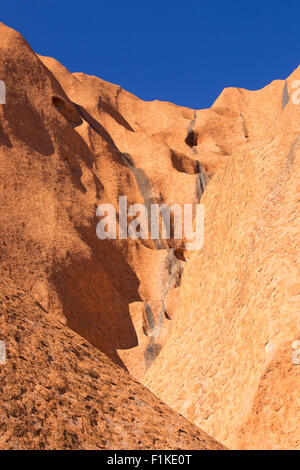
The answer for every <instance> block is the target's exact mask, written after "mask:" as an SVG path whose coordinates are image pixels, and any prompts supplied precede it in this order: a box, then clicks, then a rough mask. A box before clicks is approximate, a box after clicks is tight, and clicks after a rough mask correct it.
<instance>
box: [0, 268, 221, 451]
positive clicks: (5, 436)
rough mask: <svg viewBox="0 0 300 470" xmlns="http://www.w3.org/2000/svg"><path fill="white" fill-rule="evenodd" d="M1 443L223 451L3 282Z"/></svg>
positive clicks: (15, 446)
mask: <svg viewBox="0 0 300 470" xmlns="http://www.w3.org/2000/svg"><path fill="white" fill-rule="evenodd" d="M0 302H1V310H0V331H1V340H2V341H4V343H5V345H6V349H7V358H6V364H2V365H0V391H1V407H0V448H1V449H96V450H97V449H165V448H167V449H178V448H181V449H222V448H223V446H222V445H221V444H218V443H217V442H216V441H214V440H213V439H212V438H211V437H210V436H208V435H207V434H206V433H204V432H202V431H200V430H198V429H197V428H196V427H195V426H193V425H192V424H191V423H189V422H188V421H187V420H186V419H185V418H183V417H182V416H180V415H178V414H177V413H176V412H175V411H173V410H171V409H170V408H169V407H168V406H167V405H165V404H163V403H162V402H161V401H160V400H159V399H158V398H157V397H155V396H154V395H153V394H152V393H151V392H149V391H148V390H147V389H145V387H143V385H141V384H139V383H138V382H136V381H135V380H134V379H133V378H132V377H130V375H129V374H128V373H127V372H126V371H124V369H123V368H121V367H119V366H117V365H116V364H114V363H113V362H112V361H111V360H110V359H108V357H107V356H105V355H104V354H103V353H101V352H100V351H99V350H97V349H96V348H94V347H93V346H91V345H90V344H89V343H87V342H86V341H85V340H83V339H82V338H81V337H80V336H78V335H77V334H76V333H74V332H72V331H71V330H70V329H69V328H67V327H66V326H64V325H62V324H61V323H60V322H58V321H55V320H54V319H53V318H51V316H49V315H48V314H45V312H44V310H43V309H42V308H41V307H40V306H39V305H37V302H35V301H34V300H33V299H32V297H31V296H30V295H29V294H27V293H26V292H23V291H22V290H21V289H20V288H17V287H16V286H15V285H14V284H13V283H12V281H11V280H10V279H9V278H7V277H6V276H2V277H1V280H0Z"/></svg>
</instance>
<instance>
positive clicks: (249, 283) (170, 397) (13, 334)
mask: <svg viewBox="0 0 300 470" xmlns="http://www.w3.org/2000/svg"><path fill="white" fill-rule="evenodd" d="M0 53H1V62H0V80H2V81H4V82H5V85H6V104H2V105H1V104H0V171H1V183H2V184H1V188H0V197H1V205H0V253H1V257H0V267H1V270H2V273H3V275H2V281H1V289H0V290H1V299H2V308H1V310H0V314H2V315H1V317H0V320H1V321H2V325H1V329H0V340H4V341H5V343H6V344H7V350H8V361H7V364H6V365H4V366H0V381H2V382H1V385H0V387H1V388H0V397H1V403H2V405H1V408H0V413H2V415H3V416H4V419H3V420H1V423H3V424H0V426H2V428H0V447H1V448H42V447H44V448H170V449H171V448H178V447H179V448H182V447H184V448H193V447H194V448H220V447H221V446H220V445H219V444H218V443H217V442H216V441H214V440H213V439H211V438H210V437H209V436H207V435H206V434H205V433H203V432H202V431H199V430H198V429H197V428H196V426H194V425H192V424H191V423H189V422H188V421H186V420H185V419H183V418H182V416H180V415H179V414H178V413H177V412H179V413H181V414H182V415H184V416H185V417H186V418H188V420H189V421H190V422H193V423H194V424H196V425H197V426H198V425H199V426H200V427H201V428H202V429H204V430H205V431H206V432H208V433H209V434H210V435H212V436H214V438H216V439H218V440H219V441H220V442H223V443H225V444H226V445H227V446H228V447H232V448H299V446H300V443H299V411H300V410H299V386H298V385H299V378H300V377H299V374H300V372H299V371H300V366H299V365H297V364H294V363H293V361H292V353H293V354H294V356H296V355H297V351H295V349H293V347H295V346H293V345H295V344H296V343H295V341H297V340H300V331H299V329H300V323H299V303H298V304H297V300H299V299H298V297H297V295H298V294H299V290H297V280H298V279H299V272H298V271H297V269H298V266H299V257H298V255H299V253H298V252H297V246H299V238H297V237H298V236H299V226H298V225H297V222H298V217H299V214H298V212H299V204H298V205H297V203H299V197H297V189H296V184H297V181H299V145H300V141H299V134H300V119H299V118H300V112H299V111H300V105H297V104H295V102H294V100H293V93H294V88H293V85H294V81H297V80H299V79H300V69H299V68H298V69H297V70H296V71H295V72H294V73H293V74H292V75H291V76H290V77H289V78H288V79H287V80H286V81H281V80H277V81H275V82H273V83H271V84H270V85H268V86H267V87H265V88H264V89H263V90H259V91H247V90H244V89H235V88H229V89H225V90H224V91H223V92H222V93H221V95H220V97H219V98H218V99H217V100H216V102H215V103H214V105H213V106H212V108H211V109H204V110H192V109H189V108H183V107H179V106H176V105H174V104H172V103H164V102H159V101H153V102H144V101H142V100H140V99H138V98H137V97H135V96H134V95H132V94H130V93H128V92H126V91H125V90H123V89H122V88H121V87H120V86H117V85H113V84H110V83H107V82H105V81H103V80H101V79H100V78H97V77H93V76H88V75H85V74H83V73H73V74H71V73H70V72H69V71H68V70H67V69H66V68H65V67H64V66H63V65H61V64H60V63H59V62H57V61H56V60H55V59H52V58H49V57H42V56H39V55H37V54H35V52H34V51H33V50H32V49H31V47H30V46H29V45H28V43H27V42H26V40H25V39H24V38H23V37H22V36H21V35H20V34H19V33H17V32H16V31H14V30H12V29H10V28H8V27H6V26H5V25H3V24H2V23H0ZM204 191H205V192H204ZM203 192H204V195H203ZM298 194H299V192H298ZM119 196H127V198H128V205H130V204H134V203H143V204H145V205H146V206H147V207H148V208H149V207H150V205H151V204H153V203H159V204H163V203H166V204H169V205H171V204H175V203H176V204H180V205H182V204H188V203H198V202H199V201H200V199H201V203H202V202H203V203H204V209H205V243H204V247H203V249H201V250H199V251H195V252H192V251H186V250H185V249H184V248H185V240H184V239H182V240H174V239H171V240H164V239H161V238H160V239H158V240H151V239H146V240H142V239H138V240H132V239H125V240H118V239H116V240H110V239H107V240H99V238H97V236H96V227H97V224H98V222H99V218H98V217H97V216H96V209H97V207H98V206H99V205H100V204H102V203H111V204H113V205H114V206H115V207H116V208H117V207H118V202H119ZM15 286H18V287H15ZM297 307H298V309H297ZM41 341H42V343H41ZM33 345H34V346H33ZM84 351H87V353H86V354H85V353H84ZM49 358H50V359H49ZM111 360H112V361H113V362H111ZM296 362H297V361H296ZM21 364H22V367H21ZM40 370H41V371H42V373H41V374H39V371H40ZM91 370H92V375H91V374H89V371H91ZM128 372H129V373H130V374H131V376H130V375H129V374H128ZM16 377H17V379H18V382H16ZM133 377H134V378H133ZM135 379H138V380H139V381H141V380H142V381H143V383H144V384H145V385H146V386H147V387H149V388H150V390H151V391H153V392H154V393H155V394H156V395H158V396H159V397H160V399H162V400H163V402H165V403H167V404H168V405H169V406H171V407H172V408H173V409H174V410H175V411H174V412H173V411H171V410H170V408H168V407H167V406H166V405H164V404H163V403H162V401H160V400H159V399H157V398H156V397H155V396H154V395H152V394H151V393H150V392H147V391H146V389H145V388H144V387H143V386H142V385H139V384H138V383H137V382H136V381H135ZM19 383H20V384H21V385H18V384H19ZM103 383H104V385H103ZM111 383H114V384H117V385H116V388H117V392H115V391H114V387H115V385H113V387H111ZM35 389H36V390H38V392H36V391H35ZM86 397H92V398H91V399H90V398H86ZM132 397H134V400H132ZM145 397H147V399H146V398H145ZM143 400H144V401H143ZM136 401H137V402H136ZM35 403H38V405H39V409H38V411H37V413H36V412H35V409H36V405H35ZM49 403H50V404H49ZM144 403H146V404H144ZM124 404H125V405H124ZM30 410H31V411H30ZM35 415H37V416H35ZM8 417H9V418H8ZM165 422H168V423H169V422H170V423H171V424H170V426H171V427H170V429H169V428H166V426H165V424H164V423H165ZM132 423H135V424H132ZM137 429H138V431H137Z"/></svg>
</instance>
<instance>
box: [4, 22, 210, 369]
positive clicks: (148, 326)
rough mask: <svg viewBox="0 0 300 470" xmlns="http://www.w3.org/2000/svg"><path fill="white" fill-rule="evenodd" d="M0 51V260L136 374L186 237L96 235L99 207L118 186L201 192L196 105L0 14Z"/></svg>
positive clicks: (164, 196) (142, 197)
mask: <svg viewBox="0 0 300 470" xmlns="http://www.w3.org/2000/svg"><path fill="white" fill-rule="evenodd" d="M0 53H1V63H0V77H1V79H2V80H3V81H5V84H6V95H7V96H6V104H5V105H0V145H1V148H0V171H1V177H2V181H3V185H2V187H1V191H0V194H1V207H0V247H1V261H0V263H1V264H0V265H1V269H2V270H3V271H4V272H6V273H7V274H8V275H10V276H11V277H12V278H13V279H15V280H16V281H17V282H18V283H19V284H20V285H21V286H22V287H23V288H24V289H26V290H28V291H29V292H31V293H32V295H33V296H34V298H35V299H36V300H37V301H38V302H39V303H40V305H42V307H43V308H44V309H45V310H46V311H47V312H49V314H51V315H52V316H53V317H55V318H57V319H60V321H65V322H66V323H67V324H68V326H69V327H70V328H71V329H73V330H74V331H76V332H77V333H79V334H80V335H81V336H83V337H85V338H86V339H87V340H88V341H89V342H91V343H92V344H93V345H95V346H96V347H98V348H99V349H101V350H102V351H103V352H105V353H106V354H107V355H109V357H111V358H112V359H113V360H114V361H115V362H117V363H118V364H120V365H123V366H124V367H126V368H127V369H128V370H129V371H130V372H131V373H132V374H133V375H134V376H135V377H141V376H142V375H143V373H144V372H145V370H146V368H147V367H148V366H149V364H151V362H152V361H153V360H154V358H155V357H156V355H157V353H158V352H159V351H160V349H161V346H162V344H163V343H164V338H166V336H167V333H168V330H169V324H170V320H169V318H168V317H167V315H166V313H165V311H164V298H165V297H166V295H167V294H168V291H169V290H170V289H172V288H175V287H178V286H179V284H180V277H181V272H182V265H183V264H184V261H183V260H178V259H177V258H176V256H175V254H174V248H176V247H177V246H178V245H181V243H182V242H181V241H180V240H179V241H178V242H175V241H174V240H173V242H172V241H170V242H167V241H166V240H157V241H155V242H154V241H152V240H145V241H141V240H138V241H134V240H121V241H119V240H116V241H115V240H105V241H100V240H99V239H98V238H97V237H96V226H97V223H98V221H99V219H98V218H97V217H96V208H97V206H98V205H99V204H100V203H106V202H109V203H112V204H114V205H115V206H116V207H118V198H119V195H127V196H128V203H129V204H132V203H146V204H147V205H148V206H149V204H151V203H152V202H161V203H163V202H166V203H169V204H172V203H189V202H191V203H192V202H197V201H198V200H199V198H200V197H201V194H202V191H203V185H204V181H205V178H206V176H205V174H207V177H209V171H211V168H210V166H208V167H207V168H206V166H205V162H202V161H201V162H200V161H198V160H197V158H198V157H197V156H196V153H195V149H192V148H191V147H190V145H188V144H187V143H186V142H185V139H186V137H187V136H188V133H189V131H190V127H191V126H192V127H195V125H194V124H195V123H194V111H193V110H191V109H188V108H180V107H178V106H175V105H173V104H171V103H160V102H157V101H155V102H143V101H141V100H139V99H138V98H136V97H135V96H133V95H131V94H130V93H127V92H126V91H124V90H122V89H121V88H120V87H119V86H117V85H112V84H109V83H107V82H105V81H103V80H101V79H99V78H97V77H90V76H86V75H84V74H81V73H79V74H71V73H69V72H68V71H67V70H66V69H65V68H64V67H63V66H62V65H61V64H59V63H58V62H57V61H56V60H54V59H51V58H45V57H39V56H37V55H36V54H35V53H34V52H33V51H32V49H31V48H30V46H29V45H28V44H27V42H26V41H25V40H24V38H23V37H22V36H21V35H20V34H19V33H17V32H16V31H13V30H11V29H9V28H7V27H6V26H5V25H3V24H1V25H0ZM191 123H193V124H191ZM201 164H202V166H201ZM200 180H201V181H202V183H201V181H200ZM136 303H140V308H139V309H138V310H137V309H136V307H135V306H136ZM133 311H134V312H135V314H136V315H135V316H134V319H133V317H132V314H131V312H133ZM134 322H135V323H134ZM140 324H142V325H143V326H142V328H140V327H139V325H140ZM137 331H139V332H140V336H139V337H138V336H137Z"/></svg>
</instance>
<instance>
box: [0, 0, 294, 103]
mask: <svg viewBox="0 0 300 470" xmlns="http://www.w3.org/2000/svg"><path fill="white" fill-rule="evenodd" d="M0 8H1V10H0V20H1V21H2V22H3V23H5V24H7V25H8V26H11V27H12V28H15V29H17V30H18V31H20V32H21V33H22V34H23V35H24V36H25V38H26V39H27V40H28V41H29V43H30V44H31V46H32V47H33V49H34V50H35V51H36V52H38V53H40V54H43V55H48V56H52V57H55V58H56V59H57V60H59V61H60V62H62V63H63V64H64V65H65V66H66V67H67V68H68V69H69V70H70V71H71V72H85V73H88V74H92V75H97V76H99V77H101V78H103V79H104V80H107V81H110V82H113V83H117V84H119V85H121V86H122V87H123V88H125V89H126V90H128V91H131V92H132V93H134V94H136V95H137V96H138V97H140V98H142V99H145V100H153V99H160V100H165V101H172V102H174V103H176V104H180V105H184V106H190V107H192V108H204V107H209V106H211V104H212V103H213V102H214V100H215V99H216V98H217V96H218V95H219V93H220V92H221V91H222V89H223V88H224V87H227V86H239V87H243V88H248V89H258V88H261V87H263V86H265V85H266V84H267V83H269V82H271V81H272V80H274V79H277V78H285V77H287V76H288V75H289V74H290V73H291V72H292V71H293V70H294V69H295V68H296V67H297V66H298V64H299V62H300V60H299V59H300V54H299V46H300V1H299V0H282V1H277V0H272V1H265V0H251V1H242V0H241V1H239V0H234V1H233V0H227V1H226V0H223V1H221V0H207V1H201V0H190V1H177V0H159V1H157V0H151V1H146V0H128V1H125V0H123V1H122V0H114V1H112V0H107V1H102V0H85V1H77V0H73V1H71V0H0ZM0 60H1V58H0Z"/></svg>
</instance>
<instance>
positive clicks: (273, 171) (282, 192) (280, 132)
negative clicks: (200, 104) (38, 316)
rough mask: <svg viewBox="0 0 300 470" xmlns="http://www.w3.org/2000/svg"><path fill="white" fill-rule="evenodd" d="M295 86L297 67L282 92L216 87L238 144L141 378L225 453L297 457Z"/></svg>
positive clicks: (298, 122)
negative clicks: (158, 346)
mask: <svg viewBox="0 0 300 470" xmlns="http://www.w3.org/2000/svg"><path fill="white" fill-rule="evenodd" d="M299 78H300V68H298V69H297V70H296V71H295V72H294V73H293V74H292V76H291V77H289V79H288V80H287V82H286V83H287V85H285V83H284V82H283V81H276V82H273V83H272V84H271V85H269V86H268V87H266V88H264V89H263V90H261V91H251V92H250V91H245V90H234V89H231V90H225V91H224V92H223V93H222V94H221V96H220V98H218V100H217V101H216V103H215V104H214V105H213V107H212V110H215V112H217V113H219V114H221V115H232V119H233V120H234V119H238V116H239V115H240V116H242V118H241V125H242V123H243V127H244V129H245V137H247V139H245V140H247V143H245V144H244V145H241V146H237V147H235V148H233V155H232V157H230V158H228V159H227V161H226V162H224V163H222V164H221V166H220V167H219V168H218V170H217V171H216V173H215V175H214V176H213V178H212V180H211V181H210V183H209V187H208V189H207V191H206V192H205V194H204V196H203V199H202V202H203V203H204V206H205V243H204V247H203V249H202V250H201V251H199V252H195V253H194V254H191V255H190V256H189V259H188V262H187V265H186V268H185V270H184V273H183V278H182V284H181V287H180V290H181V292H180V294H181V295H180V299H181V301H180V307H179V309H178V311H177V314H176V317H175V319H174V321H173V326H172V331H171V335H170V337H169V338H168V341H167V343H166V345H165V346H164V348H163V349H162V352H161V353H160V355H159V357H158V358H157V359H156V361H155V363H154V364H153V365H152V367H151V368H150V369H149V371H148V373H147V374H146V377H145V379H144V383H145V384H146V385H147V386H148V387H149V388H150V389H151V390H152V391H154V392H155V393H156V394H157V395H158V396H160V397H161V398H162V399H163V400H164V401H165V402H166V403H168V404H169V405H170V406H172V407H173V408H174V409H176V410H177V411H179V412H180V413H182V414H183V415H184V416H186V417H187V418H188V419H189V420H190V421H192V422H194V423H196V424H197V425H199V426H201V427H202V428H203V429H204V430H206V431H207V432H209V433H211V434H212V435H213V436H214V437H216V438H217V439H220V440H221V441H222V442H224V443H225V444H226V445H228V446H229V447H230V448H238V449H249V448H250V449H251V448H254V449H265V448H267V449H299V448H300V440H299V435H300V420H299V416H300V405H299V404H300V387H299V383H300V382H299V380H300V367H299V365H296V363H295V361H294V363H293V361H292V352H293V351H292V347H293V346H292V345H293V344H294V341H296V340H299V339H300V322H299V292H300V291H299V270H298V268H299V242H300V240H299V187H298V186H297V185H298V184H299V177H300V175H299V156H300V137H299V135H300V107H299V105H296V104H294V103H293V101H292V100H290V101H289V102H288V103H286V105H285V106H284V108H283V110H282V93H284V89H285V88H286V87H287V88H288V90H289V92H290V95H292V93H293V88H292V84H293V81H294V80H299ZM228 139H229V137H228ZM297 344H298V343H297ZM297 344H296V346H297ZM296 346H295V347H296ZM299 349H300V348H299ZM296 353H297V351H296Z"/></svg>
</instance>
